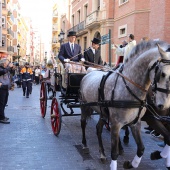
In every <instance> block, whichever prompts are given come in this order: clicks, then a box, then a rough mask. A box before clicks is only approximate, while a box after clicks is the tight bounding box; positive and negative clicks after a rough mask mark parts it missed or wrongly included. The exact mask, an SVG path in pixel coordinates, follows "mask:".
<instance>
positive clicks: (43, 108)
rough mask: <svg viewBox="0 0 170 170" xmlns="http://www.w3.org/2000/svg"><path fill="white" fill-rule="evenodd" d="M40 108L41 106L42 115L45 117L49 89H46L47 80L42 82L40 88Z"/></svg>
mask: <svg viewBox="0 0 170 170" xmlns="http://www.w3.org/2000/svg"><path fill="white" fill-rule="evenodd" d="M40 108H41V115H42V117H43V118H44V117H45V115H46V110H47V90H46V83H45V82H42V83H41V88H40Z"/></svg>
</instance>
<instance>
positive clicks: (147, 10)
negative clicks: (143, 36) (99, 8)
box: [114, 9, 151, 22]
mask: <svg viewBox="0 0 170 170" xmlns="http://www.w3.org/2000/svg"><path fill="white" fill-rule="evenodd" d="M150 11H151V10H150V9H140V10H135V11H132V12H130V13H127V14H125V15H122V16H120V17H118V18H115V19H114V22H116V21H119V20H121V19H123V18H126V17H128V16H130V15H134V14H139V13H149V12H150Z"/></svg>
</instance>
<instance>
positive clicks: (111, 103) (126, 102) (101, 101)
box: [82, 65, 147, 124]
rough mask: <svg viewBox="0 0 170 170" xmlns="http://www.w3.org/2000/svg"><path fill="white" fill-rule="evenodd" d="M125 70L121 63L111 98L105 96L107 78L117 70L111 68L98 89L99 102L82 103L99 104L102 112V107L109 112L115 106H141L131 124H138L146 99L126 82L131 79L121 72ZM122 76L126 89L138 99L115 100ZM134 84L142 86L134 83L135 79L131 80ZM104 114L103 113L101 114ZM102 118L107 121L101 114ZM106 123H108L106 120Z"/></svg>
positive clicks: (84, 104)
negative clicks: (118, 83)
mask: <svg viewBox="0 0 170 170" xmlns="http://www.w3.org/2000/svg"><path fill="white" fill-rule="evenodd" d="M122 71H123V65H121V68H120V70H119V72H116V73H117V77H116V81H115V84H114V88H113V90H112V96H111V100H105V98H104V85H105V83H106V80H107V79H108V77H109V76H110V75H111V74H112V73H114V72H115V70H110V71H109V72H108V73H107V74H106V75H103V77H102V80H101V82H100V87H99V89H98V94H99V95H98V102H90V103H82V105H83V106H99V107H100V110H101V113H102V109H104V110H105V112H106V113H107V114H109V110H108V108H109V107H115V108H139V112H138V116H137V117H136V118H135V119H134V120H133V122H132V123H131V124H136V123H137V121H138V119H139V117H140V113H141V111H142V109H143V107H145V104H146V101H145V100H141V99H139V98H138V97H137V96H136V95H135V94H134V93H133V92H132V90H131V89H130V88H129V86H128V85H127V83H126V80H129V79H128V78H127V77H125V76H123V75H122V74H121V72H122ZM119 76H121V77H122V79H123V82H124V84H125V86H126V89H127V90H128V91H129V93H130V94H131V95H132V96H133V97H134V98H135V99H137V101H129V100H114V92H115V88H116V85H117V80H118V77H119ZM125 79H126V80H125ZM129 81H130V82H131V83H132V84H134V85H135V86H137V87H138V88H139V87H141V86H140V85H137V84H136V83H134V82H133V81H131V80H129ZM140 89H141V90H143V91H145V92H147V91H146V90H145V89H143V88H142V87H141V88H140ZM101 115H102V114H101ZM101 119H102V120H103V121H105V120H104V119H103V117H102V116H101ZM105 123H107V122H106V121H105Z"/></svg>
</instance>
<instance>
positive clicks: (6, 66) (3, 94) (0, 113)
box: [0, 59, 13, 124]
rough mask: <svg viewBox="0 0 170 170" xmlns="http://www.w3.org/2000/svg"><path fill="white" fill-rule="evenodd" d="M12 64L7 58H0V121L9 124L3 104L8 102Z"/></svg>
mask: <svg viewBox="0 0 170 170" xmlns="http://www.w3.org/2000/svg"><path fill="white" fill-rule="evenodd" d="M12 67H13V64H12V63H10V62H9V60H8V59H2V60H0V123H4V124H9V123H10V122H9V118H7V117H5V113H4V110H5V106H6V104H7V102H8V95H9V89H10V86H11V80H10V70H11V69H12Z"/></svg>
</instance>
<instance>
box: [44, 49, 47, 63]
mask: <svg viewBox="0 0 170 170" xmlns="http://www.w3.org/2000/svg"><path fill="white" fill-rule="evenodd" d="M44 62H45V65H46V64H47V51H46V52H45V58H44Z"/></svg>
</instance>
